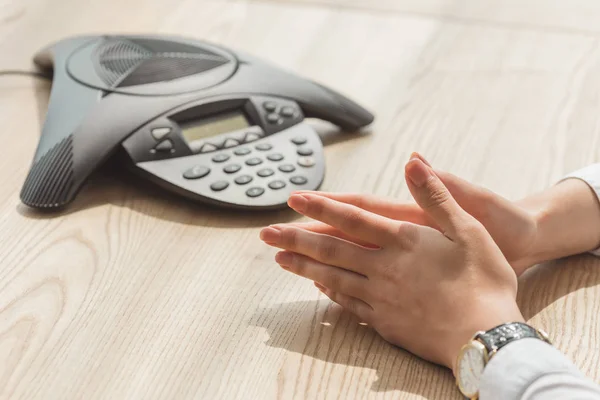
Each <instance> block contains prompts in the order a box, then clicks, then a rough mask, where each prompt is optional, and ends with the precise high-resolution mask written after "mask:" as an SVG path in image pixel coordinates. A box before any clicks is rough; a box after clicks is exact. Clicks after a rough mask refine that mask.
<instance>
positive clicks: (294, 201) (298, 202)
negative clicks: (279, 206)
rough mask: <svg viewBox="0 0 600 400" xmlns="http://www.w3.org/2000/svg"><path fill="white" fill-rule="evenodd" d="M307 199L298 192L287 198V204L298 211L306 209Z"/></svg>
mask: <svg viewBox="0 0 600 400" xmlns="http://www.w3.org/2000/svg"><path fill="white" fill-rule="evenodd" d="M307 204H308V199H307V198H306V197H305V196H302V195H300V194H295V195H293V196H291V197H290V198H289V199H288V205H289V206H290V207H292V208H293V209H294V210H296V211H298V212H300V213H301V212H304V211H306V205H307Z"/></svg>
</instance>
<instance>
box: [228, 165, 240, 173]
mask: <svg viewBox="0 0 600 400" xmlns="http://www.w3.org/2000/svg"><path fill="white" fill-rule="evenodd" d="M241 168H242V166H241V165H240V164H229V165H228V166H226V167H225V168H223V172H225V173H227V174H233V173H235V172H238V171H239V170H240V169H241Z"/></svg>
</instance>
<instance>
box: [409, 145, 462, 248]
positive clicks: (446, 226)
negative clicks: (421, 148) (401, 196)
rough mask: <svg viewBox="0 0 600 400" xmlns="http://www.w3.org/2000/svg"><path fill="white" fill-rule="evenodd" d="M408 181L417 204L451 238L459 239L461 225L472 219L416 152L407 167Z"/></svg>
mask: <svg viewBox="0 0 600 400" xmlns="http://www.w3.org/2000/svg"><path fill="white" fill-rule="evenodd" d="M405 175H406V183H407V184H408V188H409V189H410V192H411V193H412V195H413V197H414V198H415V200H416V202H417V204H418V205H419V206H420V207H421V208H422V209H423V211H425V213H426V214H427V215H429V216H430V217H431V218H432V219H433V220H434V221H435V223H436V224H437V225H438V226H439V227H440V228H441V229H442V232H443V233H444V234H445V235H446V236H448V237H449V238H450V239H456V238H457V237H458V236H459V235H460V232H461V227H462V226H464V225H465V224H466V223H468V222H469V220H470V219H473V218H472V217H471V216H470V215H469V214H468V213H467V212H466V211H464V210H463V209H462V208H461V207H460V206H459V205H458V203H457V202H456V200H455V199H454V197H452V195H451V194H450V192H449V191H448V189H447V188H446V186H445V185H444V184H443V183H442V181H441V180H440V179H439V177H438V176H437V175H436V173H435V172H434V171H433V169H432V168H431V166H429V165H427V164H425V163H424V162H423V161H422V160H421V159H420V158H418V157H417V156H415V155H413V156H412V157H411V159H410V160H409V161H408V163H407V164H406V167H405Z"/></svg>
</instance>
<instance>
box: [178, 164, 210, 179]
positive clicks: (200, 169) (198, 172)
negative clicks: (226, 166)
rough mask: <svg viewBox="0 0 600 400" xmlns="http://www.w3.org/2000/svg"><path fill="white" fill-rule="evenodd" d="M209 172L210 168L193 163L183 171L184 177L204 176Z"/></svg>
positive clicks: (196, 177) (197, 177)
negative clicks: (193, 164)
mask: <svg viewBox="0 0 600 400" xmlns="http://www.w3.org/2000/svg"><path fill="white" fill-rule="evenodd" d="M209 172H210V168H207V167H205V166H203V165H195V166H193V167H192V168H190V169H188V170H187V171H185V172H184V173H183V177H184V178H185V179H200V178H204V177H205V176H206V175H208V173H209Z"/></svg>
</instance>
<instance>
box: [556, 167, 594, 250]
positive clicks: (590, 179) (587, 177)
mask: <svg viewBox="0 0 600 400" xmlns="http://www.w3.org/2000/svg"><path fill="white" fill-rule="evenodd" d="M572 178H575V179H580V180H582V181H584V182H585V183H587V184H588V186H589V187H590V188H592V190H593V191H594V193H596V196H598V201H600V164H592V165H590V166H587V167H585V168H582V169H580V170H578V171H575V172H573V173H570V174H569V175H567V176H565V177H564V178H563V179H562V180H565V179H572ZM591 253H592V254H594V255H597V256H600V248H599V249H596V250H594V251H591Z"/></svg>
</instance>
